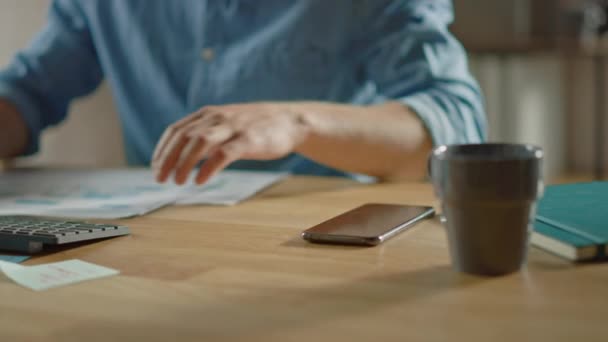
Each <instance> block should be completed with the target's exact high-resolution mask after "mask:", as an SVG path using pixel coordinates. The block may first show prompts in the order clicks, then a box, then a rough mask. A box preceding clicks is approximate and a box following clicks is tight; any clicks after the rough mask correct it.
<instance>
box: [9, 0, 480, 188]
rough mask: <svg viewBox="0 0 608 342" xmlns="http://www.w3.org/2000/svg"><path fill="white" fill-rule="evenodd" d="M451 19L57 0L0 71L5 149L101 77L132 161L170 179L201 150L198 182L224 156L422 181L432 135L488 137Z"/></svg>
mask: <svg viewBox="0 0 608 342" xmlns="http://www.w3.org/2000/svg"><path fill="white" fill-rule="evenodd" d="M451 21H452V7H451V3H450V2H449V1H448V0H444V1H440V0H433V1H428V0H410V1H408V0H400V1H399V0H332V1H326V0H302V1H284V0H266V1H256V0H213V1H212V0H207V1H205V0H180V1H165V0H152V1H151V0H83V1H78V0H55V1H53V2H52V5H51V8H50V14H49V21H48V24H47V26H46V28H45V29H44V30H43V31H42V32H41V33H40V34H39V36H38V37H37V38H36V39H35V40H34V41H33V42H32V44H31V45H30V47H29V48H27V49H25V50H24V51H22V52H20V53H19V54H17V56H16V57H15V59H14V60H13V62H12V63H11V64H10V65H9V66H8V68H7V69H5V70H4V71H3V72H1V73H0V99H2V100H0V157H10V156H18V155H22V154H31V153H34V152H35V151H36V150H37V147H38V136H39V133H40V131H41V130H43V129H44V128H45V127H47V126H49V125H53V124H57V123H59V122H60V121H61V120H62V119H64V117H65V115H66V112H67V109H68V106H69V103H70V101H71V100H72V99H74V98H77V97H79V96H83V95H86V94H88V93H90V92H92V91H93V90H94V89H95V88H96V87H97V86H98V85H99V84H100V82H101V81H102V79H103V78H105V79H107V80H108V81H109V83H110V85H111V87H112V89H113V92H114V96H115V99H116V102H117V106H118V110H119V113H120V117H121V120H122V124H123V127H124V135H125V142H126V149H127V156H128V160H129V162H130V163H131V164H133V165H144V164H148V163H152V165H153V167H154V169H155V170H156V172H157V178H158V180H159V181H161V182H164V181H166V180H167V179H168V178H170V177H172V176H173V179H174V180H175V182H177V183H179V184H181V183H183V182H184V181H185V180H186V177H187V175H188V174H189V173H190V171H191V170H193V169H194V168H195V167H196V166H197V165H198V164H199V163H200V162H201V161H203V160H204V162H203V163H202V165H201V167H200V170H199V171H198V174H197V177H196V181H197V182H198V183H203V182H205V181H206V180H207V179H208V178H209V177H210V176H212V175H213V174H214V173H216V172H218V171H220V170H221V169H223V168H225V167H227V166H229V167H233V168H241V169H266V170H286V171H291V172H294V173H308V174H318V175H331V174H334V175H335V174H341V175H345V174H348V175H355V174H365V175H369V176H374V177H378V178H380V179H386V178H410V179H421V178H423V177H424V174H425V165H426V157H427V154H428V152H429V151H430V148H431V147H432V145H433V144H445V143H464V142H478V141H481V140H483V138H484V127H485V119H484V114H483V109H482V103H481V102H482V101H481V95H480V93H479V90H478V87H477V85H476V83H475V82H474V80H473V79H472V78H471V76H470V75H469V73H468V71H467V62H466V57H465V53H464V51H463V49H462V48H461V46H460V45H459V44H458V42H457V41H456V40H455V39H454V38H453V37H452V36H451V34H450V33H449V32H448V29H447V26H448V24H449V23H450V22H451ZM188 113H191V114H189V115H188ZM163 132H164V134H163ZM161 135H162V138H161ZM155 146H156V149H155ZM154 150H155V152H154V153H153V151H154Z"/></svg>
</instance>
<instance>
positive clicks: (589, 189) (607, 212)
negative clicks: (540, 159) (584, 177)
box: [531, 182, 608, 260]
mask: <svg viewBox="0 0 608 342" xmlns="http://www.w3.org/2000/svg"><path fill="white" fill-rule="evenodd" d="M531 242H532V244H533V245H535V246H538V247H540V248H543V249H546V250H548V251H550V252H553V253H555V254H558V255H560V256H562V257H565V258H568V259H570V260H589V259H599V258H606V256H607V255H608V182H592V183H577V184H565V185H552V186H548V187H547V188H546V189H545V194H544V196H543V198H542V199H541V200H540V201H539V203H538V207H537V212H536V220H535V222H534V233H533V234H532V238H531Z"/></svg>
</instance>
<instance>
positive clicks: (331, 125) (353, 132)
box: [290, 102, 432, 180]
mask: <svg viewBox="0 0 608 342" xmlns="http://www.w3.org/2000/svg"><path fill="white" fill-rule="evenodd" d="M290 106H292V110H293V111H296V112H298V113H299V114H300V115H301V118H302V120H303V121H304V124H305V125H307V126H308V128H309V132H308V134H307V137H306V139H305V140H304V142H303V143H301V144H300V145H299V146H298V147H297V148H296V152H298V153H301V154H303V155H305V156H307V157H308V158H310V159H313V160H315V161H317V162H319V163H323V164H325V165H329V166H331V167H334V168H337V169H342V170H347V171H350V172H355V173H363V174H367V175H371V176H376V177H379V178H381V179H396V178H398V179H409V180H420V179H423V178H424V176H425V174H426V161H427V156H428V153H429V151H430V150H431V147H432V142H431V138H430V135H429V134H428V132H427V130H426V128H425V127H424V125H423V124H422V122H421V121H420V120H419V118H418V117H417V115H416V114H415V113H413V112H412V111H411V110H410V109H409V108H408V107H407V106H405V105H404V104H402V103H399V102H389V103H385V104H381V105H375V106H366V107H363V106H353V105H342V104H331V103H323V102H300V103H293V104H290Z"/></svg>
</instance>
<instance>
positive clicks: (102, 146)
mask: <svg viewBox="0 0 608 342" xmlns="http://www.w3.org/2000/svg"><path fill="white" fill-rule="evenodd" d="M592 1H593V0H589V1H587V0H580V1H579V0H510V1H501V0H454V5H455V10H456V23H455V24H454V25H453V26H452V31H453V32H455V34H456V35H457V36H458V37H459V38H460V39H461V41H463V43H464V45H465V47H466V48H467V49H468V50H469V53H470V57H471V58H470V60H471V69H472V71H473V73H474V74H475V75H476V77H477V78H478V80H479V82H480V84H481V86H482V88H483V91H484V93H485V95H486V103H487V111H488V117H489V123H490V127H489V129H490V139H491V140H492V141H505V142H527V143H534V144H538V145H541V146H542V147H543V148H544V149H545V151H546V156H547V159H546V161H547V162H546V174H547V176H548V177H551V178H554V177H558V176H561V175H563V174H582V175H588V174H589V175H590V174H591V173H592V171H593V168H594V166H595V163H594V161H595V158H594V152H593V151H594V134H593V132H594V131H595V129H594V128H595V127H594V124H595V122H596V121H594V113H595V111H594V109H595V105H594V104H595V103H597V101H595V95H594V93H595V87H594V85H595V83H594V82H595V74H596V73H597V69H596V68H595V67H594V66H596V64H594V61H595V60H594V57H591V55H590V54H589V53H588V51H587V50H584V49H581V44H579V43H580V41H582V40H584V39H582V38H584V32H580V29H579V27H580V26H581V23H582V22H581V16H579V15H578V12H577V11H578V9H579V8H580V7H581V5H582V4H586V3H589V2H592ZM598 1H600V2H601V1H602V0H598ZM48 4H49V1H48V0H27V1H24V0H2V1H0V65H5V64H6V63H8V61H9V60H10V58H11V56H12V55H13V54H14V52H15V51H16V50H17V49H19V48H22V47H23V46H25V45H26V43H27V42H28V41H29V39H30V38H31V37H32V36H33V35H34V34H35V32H37V31H38V30H39V29H40V28H41V27H42V25H43V23H44V18H45V13H46V9H47V6H48ZM598 13H599V12H598ZM590 17H591V18H592V19H593V15H591V16H590ZM564 18H565V19H564ZM599 19H601V18H599ZM599 19H598V20H599ZM565 36H568V37H569V38H567V39H563V37H565ZM562 41H565V42H566V44H563V42H562ZM572 42H576V43H572ZM585 51H587V52H585ZM605 76H606V75H605ZM604 79H606V77H604ZM606 97H608V96H604V97H603V99H605V98H606ZM604 128H605V127H604ZM604 143H605V142H604ZM604 151H608V145H605V148H604ZM26 163H28V164H40V163H42V164H71V165H86V166H120V165H124V154H123V150H122V137H121V133H120V125H119V123H118V120H117V114H116V110H115V108H114V106H113V104H112V99H111V95H110V91H109V90H108V89H107V87H106V86H105V85H104V86H102V87H101V89H100V90H99V91H98V92H96V93H95V94H94V95H93V96H90V97H87V98H84V99H81V100H78V101H76V103H75V105H74V106H73V107H72V109H71V112H70V115H69V119H68V120H67V121H66V122H65V123H64V124H62V125H61V126H59V127H55V128H52V129H50V130H48V132H46V133H45V135H44V137H43V144H42V150H41V153H40V154H39V155H37V156H35V157H33V158H28V159H27V160H26Z"/></svg>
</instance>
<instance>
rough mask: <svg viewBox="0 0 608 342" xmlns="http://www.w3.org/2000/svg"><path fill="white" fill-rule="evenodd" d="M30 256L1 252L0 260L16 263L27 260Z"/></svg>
mask: <svg viewBox="0 0 608 342" xmlns="http://www.w3.org/2000/svg"><path fill="white" fill-rule="evenodd" d="M29 258H30V257H29V256H27V255H2V254H0V260H2V261H8V262H14V263H16V264H18V263H21V262H24V261H25V260H27V259H29Z"/></svg>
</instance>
